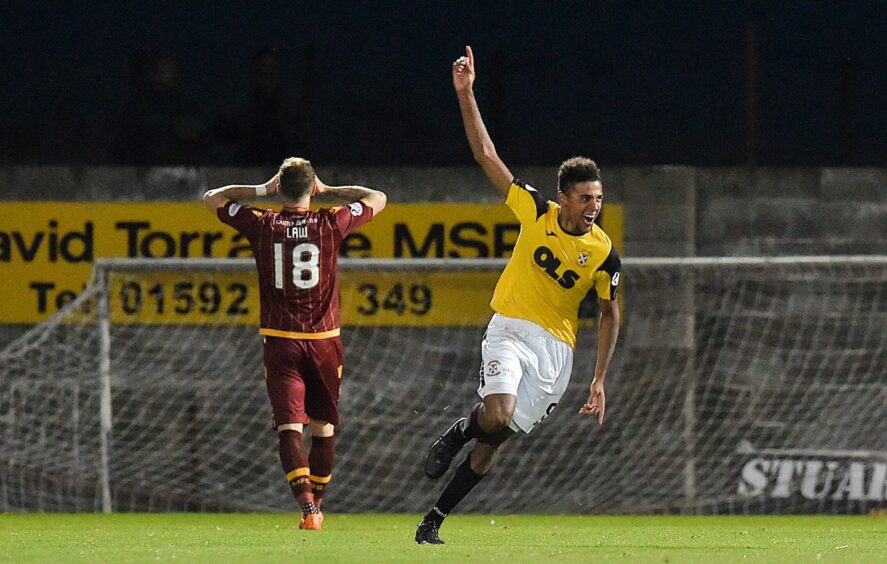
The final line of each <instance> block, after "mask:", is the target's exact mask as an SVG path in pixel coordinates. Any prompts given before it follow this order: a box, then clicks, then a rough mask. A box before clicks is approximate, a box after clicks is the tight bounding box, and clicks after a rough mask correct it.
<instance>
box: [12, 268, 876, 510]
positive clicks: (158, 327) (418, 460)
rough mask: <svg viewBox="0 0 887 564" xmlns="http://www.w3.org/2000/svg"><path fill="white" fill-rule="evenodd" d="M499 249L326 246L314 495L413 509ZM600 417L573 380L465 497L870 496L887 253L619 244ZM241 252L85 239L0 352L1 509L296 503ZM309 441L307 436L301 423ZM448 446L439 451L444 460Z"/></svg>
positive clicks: (830, 504)
mask: <svg viewBox="0 0 887 564" xmlns="http://www.w3.org/2000/svg"><path fill="white" fill-rule="evenodd" d="M503 264H504V262H503V261H501V260H464V259H463V260H430V259H411V260H399V259H398V260H342V261H341V262H340V267H341V269H342V288H341V296H342V309H343V312H342V315H343V325H344V327H343V331H342V340H343V343H344V345H345V367H344V372H343V376H342V399H341V406H340V407H341V412H342V418H343V424H342V425H341V426H340V428H339V430H338V447H337V455H336V465H335V467H334V470H333V481H332V483H331V487H330V490H329V493H328V494H327V496H326V497H325V508H328V509H329V510H330V511H333V512H410V513H418V512H421V511H425V510H427V508H428V507H429V506H430V505H431V504H432V503H433V502H434V500H435V499H436V497H437V495H438V494H439V492H440V490H441V488H442V487H443V485H444V483H445V480H446V479H447V478H448V476H449V475H447V476H446V477H445V478H443V479H442V480H441V481H439V482H436V483H430V482H428V480H427V479H426V478H425V477H424V475H423V474H422V462H423V460H424V457H425V452H426V450H427V448H428V446H429V445H430V444H431V442H433V441H434V439H435V438H436V437H437V436H438V435H439V433H441V432H442V431H443V430H444V429H445V428H446V427H447V426H448V425H449V424H450V423H451V422H452V421H453V420H454V419H455V418H456V417H458V416H461V415H464V414H465V413H467V411H468V410H469V408H470V407H471V406H472V405H473V404H474V403H475V402H476V401H477V396H476V394H475V389H476V386H477V374H478V367H479V365H480V341H481V338H482V336H483V332H484V327H485V324H486V322H487V321H488V320H489V317H490V315H491V311H490V309H489V305H488V304H489V299H490V297H491V295H492V289H493V286H494V285H495V282H496V279H497V278H498V274H499V272H500V271H501V268H502V266H503ZM623 267H624V273H623V279H622V280H623V287H622V290H621V298H620V301H621V306H622V312H623V315H622V332H621V335H620V341H619V344H618V345H617V349H616V354H615V357H614V360H613V364H612V366H611V369H610V372H609V376H608V379H607V399H608V402H607V419H606V422H605V424H604V425H603V426H602V427H599V426H598V425H597V423H596V419H594V420H593V419H592V418H583V417H580V416H579V415H578V413H577V412H578V409H579V407H580V406H581V405H582V403H583V402H584V400H585V399H586V397H587V393H588V385H589V384H590V381H591V378H592V375H593V369H594V359H595V354H596V328H595V318H596V310H595V307H594V300H593V299H589V300H587V303H586V304H585V305H584V306H583V308H582V313H581V314H582V318H583V327H582V329H580V336H579V342H578V345H577V350H576V358H575V364H574V370H573V378H572V382H571V383H570V386H569V388H568V390H567V392H566V394H565V396H564V398H563V399H562V401H561V404H560V406H559V408H558V409H556V410H554V412H552V413H551V416H550V417H548V418H547V419H546V421H545V422H544V423H543V424H542V425H540V426H538V427H537V428H536V430H534V431H533V432H532V434H530V435H527V436H524V435H519V436H516V437H514V438H513V439H512V440H510V441H509V442H508V443H506V445H505V446H504V449H503V452H502V455H501V457H500V460H499V461H498V463H497V465H496V466H495V467H494V469H493V471H492V473H491V474H490V476H488V477H487V478H486V479H485V480H484V481H483V482H481V484H480V485H478V486H477V487H476V488H475V490H474V491H473V492H472V495H471V496H469V497H468V498H467V499H466V500H465V501H464V502H463V504H462V505H460V507H459V508H458V510H459V511H460V512H497V513H502V512H535V513H538V512H550V513H675V512H683V513H747V512H755V513H762V512H763V513H768V512H829V513H859V512H864V511H868V510H870V509H875V508H883V507H887V444H885V442H884V437H887V407H885V406H887V363H885V358H887V257H818V258H816V257H808V258H804V257H791V258H736V259H715V258H711V259H706V258H689V259H626V260H625V261H624V264H623ZM257 291H258V289H257V283H256V280H255V272H254V265H253V262H252V261H251V260H175V259H168V260H167V259H158V260H125V259H120V260H116V259H113V260H100V261H97V262H96V268H95V273H94V276H93V279H92V281H91V283H90V284H89V285H88V286H87V288H86V289H85V290H84V292H83V293H82V294H81V295H80V296H79V297H78V298H77V299H76V300H75V301H73V302H71V303H70V304H68V305H67V306H66V307H65V308H64V309H63V310H62V311H60V312H59V313H58V314H57V315H55V316H54V317H52V318H51V319H49V320H48V321H46V322H45V323H42V324H40V325H38V326H35V327H33V328H32V329H31V330H29V331H28V332H27V333H25V334H24V335H22V336H21V337H20V338H18V339H17V340H15V341H14V342H12V343H10V344H9V345H8V346H7V347H6V348H5V349H4V350H3V351H2V352H0V444H2V452H3V456H2V458H0V511H66V512H70V511H74V512H77V511H89V512H91V511H292V510H295V504H294V502H293V501H292V499H291V494H290V493H289V488H288V487H287V485H286V481H285V478H284V476H283V473H282V471H281V469H280V466H279V462H278V459H277V441H276V436H275V434H274V432H273V431H272V430H271V417H270V407H269V404H268V400H267V398H266V395H265V389H264V382H263V370H262V351H261V339H260V337H259V336H258V334H257V324H258V314H257V313H258V312H257V310H258V298H257ZM306 446H308V443H306ZM455 466H456V464H454V467H455Z"/></svg>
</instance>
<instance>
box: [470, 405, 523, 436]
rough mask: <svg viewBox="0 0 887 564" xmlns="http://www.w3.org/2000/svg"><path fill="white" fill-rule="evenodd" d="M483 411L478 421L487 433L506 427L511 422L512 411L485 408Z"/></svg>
mask: <svg viewBox="0 0 887 564" xmlns="http://www.w3.org/2000/svg"><path fill="white" fill-rule="evenodd" d="M484 411H485V413H484V415H483V417H480V418H479V421H478V423H480V426H481V428H482V429H483V430H484V431H485V432H487V433H494V432H496V431H500V430H502V429H504V428H506V427H508V425H509V424H511V417H512V415H514V412H513V411H510V410H507V409H495V410H491V409H485V410H484Z"/></svg>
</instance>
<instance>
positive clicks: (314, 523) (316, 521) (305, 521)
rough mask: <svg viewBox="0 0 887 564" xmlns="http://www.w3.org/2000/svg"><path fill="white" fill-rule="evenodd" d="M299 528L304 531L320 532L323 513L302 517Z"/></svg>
mask: <svg viewBox="0 0 887 564" xmlns="http://www.w3.org/2000/svg"><path fill="white" fill-rule="evenodd" d="M299 528H300V529H304V530H306V531H320V530H321V529H323V513H321V512H319V511H318V512H317V513H309V514H308V515H307V516H305V517H302V520H301V521H299Z"/></svg>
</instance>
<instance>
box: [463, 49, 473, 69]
mask: <svg viewBox="0 0 887 564" xmlns="http://www.w3.org/2000/svg"><path fill="white" fill-rule="evenodd" d="M465 54H466V55H467V56H468V64H469V65H471V66H472V68H473V67H474V53H473V52H472V51H471V45H466V46H465Z"/></svg>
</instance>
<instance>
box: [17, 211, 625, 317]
mask: <svg viewBox="0 0 887 564" xmlns="http://www.w3.org/2000/svg"><path fill="white" fill-rule="evenodd" d="M0 218H2V220H0V280H2V288H3V292H4V294H3V295H4V300H3V301H2V302H0V323H37V322H39V321H42V320H43V319H45V318H46V317H48V316H49V315H51V314H53V313H55V312H56V311H58V309H59V308H60V307H62V306H63V305H64V304H66V303H68V302H69V301H71V300H73V299H74V298H75V297H76V295H77V294H78V293H79V292H80V291H81V290H82V289H83V287H84V286H85V284H86V283H87V281H88V280H89V277H90V275H91V273H92V262H93V261H94V260H95V259H96V258H111V257H133V258H159V257H177V258H197V257H201V258H202V257H215V258H223V257H232V258H246V257H251V256H252V251H251V249H250V247H249V243H248V242H247V241H246V239H245V238H243V237H242V236H240V235H239V234H238V233H237V232H235V231H234V230H233V229H232V228H230V227H228V226H227V225H224V224H222V223H221V222H220V221H218V219H216V218H215V217H214V216H213V214H211V213H210V212H208V211H207V210H206V209H205V208H204V206H203V205H202V204H201V203H182V202H139V203H135V202H113V203H111V202H108V203H68V202H2V203H0ZM602 221H603V227H604V230H605V231H606V232H607V233H608V234H609V235H610V237H611V238H612V239H613V242H614V244H616V247H617V249H620V250H621V248H622V240H623V231H624V229H623V225H624V211H623V208H622V206H621V205H612V204H610V205H606V206H604V212H603V218H602ZM518 232H519V225H518V223H517V221H516V220H515V218H514V216H513V215H512V213H511V211H510V210H509V209H508V208H507V207H506V206H504V205H501V204H454V203H421V204H391V205H389V206H388V207H387V208H386V209H385V211H384V213H382V214H380V215H379V217H378V218H376V219H374V220H373V221H372V222H370V223H369V224H367V225H366V226H364V227H362V228H361V229H360V230H359V231H358V232H357V233H353V234H351V235H350V236H349V237H348V238H347V239H346V240H345V242H344V244H343V247H342V256H343V257H349V258H361V257H363V258H369V257H373V258H420V257H424V258H494V257H509V256H510V255H511V250H512V249H513V247H514V244H515V241H516V239H517V235H518ZM195 276H197V278H194V277H195ZM202 276H203V278H200V276H199V275H188V277H182V276H181V275H179V276H177V275H175V274H174V273H166V274H163V275H162V276H161V277H160V278H158V279H155V280H154V281H152V282H148V281H147V279H145V277H144V276H142V277H141V278H138V277H136V278H138V279H136V278H132V277H130V279H127V278H126V276H125V275H120V276H119V277H117V278H115V279H114V281H112V294H111V295H112V312H113V315H114V316H115V318H117V317H118V316H120V317H119V318H117V319H116V320H117V321H118V322H121V321H125V320H126V319H131V321H133V322H137V321H145V316H146V315H148V313H149V312H150V311H152V310H151V308H154V309H153V311H154V312H155V313H156V314H157V315H161V314H162V315H163V321H161V322H164V323H201V322H206V321H209V320H210V319H215V320H216V321H222V322H227V323H238V324H240V323H244V324H246V323H257V322H258V317H257V313H256V312H257V309H258V289H257V286H256V282H255V276H254V275H252V276H248V277H244V276H243V275H237V279H236V280H235V279H234V278H232V279H230V280H229V279H228V278H226V277H227V276H229V275H219V274H204V275H202ZM179 278H180V279H179ZM497 278H498V273H494V272H468V271H466V272H455V273H453V272H447V273H442V272H422V273H411V272H406V271H399V272H391V273H387V272H386V273H379V272H374V273H357V272H355V273H351V274H349V275H348V280H343V284H342V296H341V298H342V318H343V319H342V320H343V323H345V324H358V325H360V324H375V325H436V324H451V323H452V322H453V321H447V320H455V318H457V317H458V318H459V319H460V320H461V321H460V322H462V323H471V322H473V321H476V320H475V319H474V318H479V319H480V320H481V321H480V322H481V323H483V322H485V320H486V319H488V318H489V314H490V310H489V300H490V297H491V296H492V289H493V286H494V285H495V281H496V279H497ZM127 300H128V301H127ZM137 302H138V305H136V304H137ZM158 308H159V309H158ZM127 312H129V313H127Z"/></svg>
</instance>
